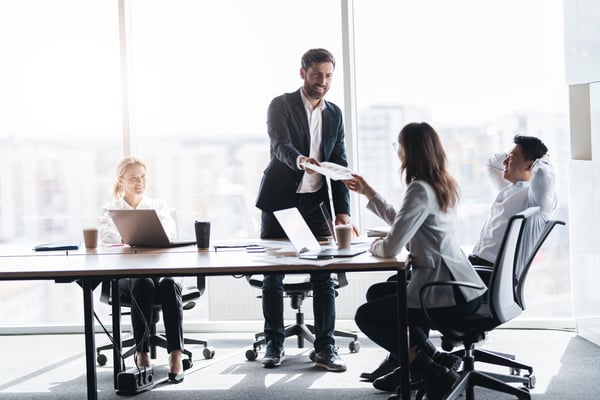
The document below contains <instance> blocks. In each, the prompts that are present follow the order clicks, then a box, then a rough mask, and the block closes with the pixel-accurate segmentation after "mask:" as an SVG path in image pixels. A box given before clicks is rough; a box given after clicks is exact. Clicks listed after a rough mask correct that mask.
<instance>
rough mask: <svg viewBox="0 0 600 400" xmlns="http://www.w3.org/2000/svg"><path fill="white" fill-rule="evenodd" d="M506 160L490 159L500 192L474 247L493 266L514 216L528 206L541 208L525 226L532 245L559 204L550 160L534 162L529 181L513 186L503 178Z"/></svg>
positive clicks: (490, 173)
mask: <svg viewBox="0 0 600 400" xmlns="http://www.w3.org/2000/svg"><path fill="white" fill-rule="evenodd" d="M505 157H506V154H502V153H500V154H495V155H494V156H492V157H491V158H490V159H489V160H488V165H487V168H488V173H489V175H490V179H491V180H492V183H493V184H494V185H495V186H496V187H498V188H499V189H501V190H500V193H498V195H497V196H496V199H495V200H494V202H493V203H492V206H491V208H490V213H489V215H488V218H487V220H486V222H485V224H484V225H483V228H482V229H481V234H480V236H479V242H478V243H477V244H476V245H475V247H474V248H473V254H474V255H476V256H478V257H480V258H483V259H484V260H486V261H489V262H492V263H494V262H495V261H496V256H497V255H498V250H499V248H500V242H501V241H502V237H503V236H504V232H505V230H506V225H507V224H508V220H509V218H510V217H511V216H513V215H514V214H517V213H519V212H521V211H523V210H525V209H526V208H528V207H540V214H538V215H537V216H535V217H534V218H533V219H531V220H530V222H528V224H527V225H526V228H527V231H526V232H525V235H526V237H527V238H528V240H527V242H526V243H528V244H533V242H534V241H535V240H536V239H537V237H538V234H539V233H540V232H541V230H542V229H543V227H544V224H545V223H546V221H548V220H549V219H550V218H551V217H552V214H553V213H554V210H556V207H557V205H558V201H557V195H556V191H555V186H556V185H555V178H554V169H553V168H552V164H551V163H550V161H549V160H548V159H545V158H541V159H538V160H536V161H535V162H534V163H533V165H532V167H531V180H530V181H519V182H516V183H515V184H511V183H510V182H508V181H506V180H504V179H503V178H502V173H503V171H504V165H503V164H502V161H503V160H504V158H505ZM526 253H527V251H525V254H526Z"/></svg>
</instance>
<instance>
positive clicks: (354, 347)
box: [348, 340, 360, 353]
mask: <svg viewBox="0 0 600 400" xmlns="http://www.w3.org/2000/svg"><path fill="white" fill-rule="evenodd" d="M348 348H349V349H350V353H358V352H359V351H360V342H359V341H358V340H353V341H351V342H350V343H349V344H348Z"/></svg>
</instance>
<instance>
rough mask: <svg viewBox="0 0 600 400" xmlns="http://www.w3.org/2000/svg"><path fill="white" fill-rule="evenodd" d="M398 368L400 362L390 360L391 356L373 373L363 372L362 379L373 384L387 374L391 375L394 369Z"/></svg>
mask: <svg viewBox="0 0 600 400" xmlns="http://www.w3.org/2000/svg"><path fill="white" fill-rule="evenodd" d="M396 368H398V362H397V361H394V360H392V359H391V358H390V355H389V354H388V356H387V357H386V358H385V360H383V361H382V362H381V364H379V367H377V368H375V369H374V370H373V371H372V372H363V373H361V374H360V378H361V379H363V380H365V381H367V382H373V381H374V380H375V379H377V378H380V377H382V376H384V375H386V374H389V373H390V372H392V371H393V370H394V369H396Z"/></svg>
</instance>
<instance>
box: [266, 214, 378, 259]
mask: <svg viewBox="0 0 600 400" xmlns="http://www.w3.org/2000/svg"><path fill="white" fill-rule="evenodd" d="M273 214H274V215H275V218H277V221H278V222H279V224H280V225H281V227H282V228H283V231H284V232H285V234H286V235H287V237H288V239H290V242H292V245H293V246H294V248H295V249H296V251H297V252H298V258H309V259H320V258H334V257H354V256H356V255H359V254H362V253H364V252H366V251H367V249H368V244H365V243H362V244H358V245H352V246H351V247H350V248H348V249H338V248H336V247H321V245H320V244H319V242H318V241H317V238H316V237H315V235H314V234H313V233H312V231H311V230H310V228H309V227H308V225H307V224H306V221H305V220H304V218H302V215H301V214H300V211H298V209H297V208H295V207H293V208H287V209H284V210H279V211H273Z"/></svg>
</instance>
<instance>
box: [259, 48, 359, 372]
mask: <svg viewBox="0 0 600 400" xmlns="http://www.w3.org/2000/svg"><path fill="white" fill-rule="evenodd" d="M334 69H335V59H334V58H333V55H332V54H331V53H330V52H329V51H327V50H325V49H311V50H308V51H307V52H306V53H305V54H304V55H303V56H302V65H301V68H300V77H301V78H302V80H303V81H304V83H303V85H302V87H301V88H300V89H298V90H297V91H295V92H293V93H286V94H283V95H281V96H278V97H276V98H275V99H273V101H272V102H271V104H270V105H269V109H268V111H267V127H268V132H269V138H270V142H271V145H270V153H271V160H270V162H269V164H268V165H267V168H266V169H265V171H264V173H263V177H262V181H261V184H260V188H259V192H258V198H257V201H256V206H257V207H258V208H260V209H261V210H262V216H261V232H260V236H261V238H269V239H275V238H286V235H285V233H284V232H283V229H282V228H281V226H280V225H279V223H278V222H277V219H276V218H275V216H274V215H273V211H276V210H281V209H285V208H290V207H297V208H298V210H299V211H300V213H301V214H302V216H303V217H304V219H305V220H306V222H307V224H308V226H309V227H310V229H311V230H312V232H313V233H314V234H315V236H317V237H318V236H329V235H330V233H329V229H328V226H327V222H326V221H325V219H324V218H323V215H322V214H321V210H320V208H319V203H321V202H322V201H324V202H325V204H326V205H327V207H328V208H329V204H330V201H329V194H328V190H327V181H326V180H325V179H324V178H323V176H322V175H320V174H317V173H315V172H314V171H313V170H311V169H309V168H306V169H305V167H304V165H305V164H306V163H309V164H315V165H320V162H322V161H330V162H334V163H336V164H340V165H343V166H345V167H346V166H347V165H348V161H347V158H346V148H345V143H344V124H343V121H342V112H341V110H340V109H339V107H338V106H336V105H335V104H333V103H330V102H328V101H325V100H324V99H323V97H324V96H325V94H326V93H327V91H328V90H329V87H330V85H331V81H332V79H333V71H334ZM331 192H332V196H333V207H334V210H335V223H336V224H349V223H350V215H349V211H350V195H349V193H348V189H346V187H345V186H344V184H343V183H342V182H341V181H332V182H331ZM283 277H284V274H265V277H264V280H263V288H262V307H263V315H264V318H265V324H264V333H265V340H266V342H267V348H266V353H265V357H264V358H263V360H262V364H263V366H265V367H267V368H273V367H277V366H279V365H281V362H282V361H283V360H284V358H285V351H284V348H283V342H284V340H285V334H284V325H283ZM310 282H311V285H312V290H313V312H314V318H315V343H314V347H315V352H316V355H315V357H316V359H315V361H316V365H317V366H318V367H321V368H324V369H326V370H328V371H336V372H341V371H345V370H346V364H345V363H344V362H343V361H342V360H341V359H340V357H339V355H338V354H337V350H336V347H335V339H334V336H333V332H334V329H335V290H334V281H333V279H332V277H331V273H328V272H314V273H311V277H310Z"/></svg>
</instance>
